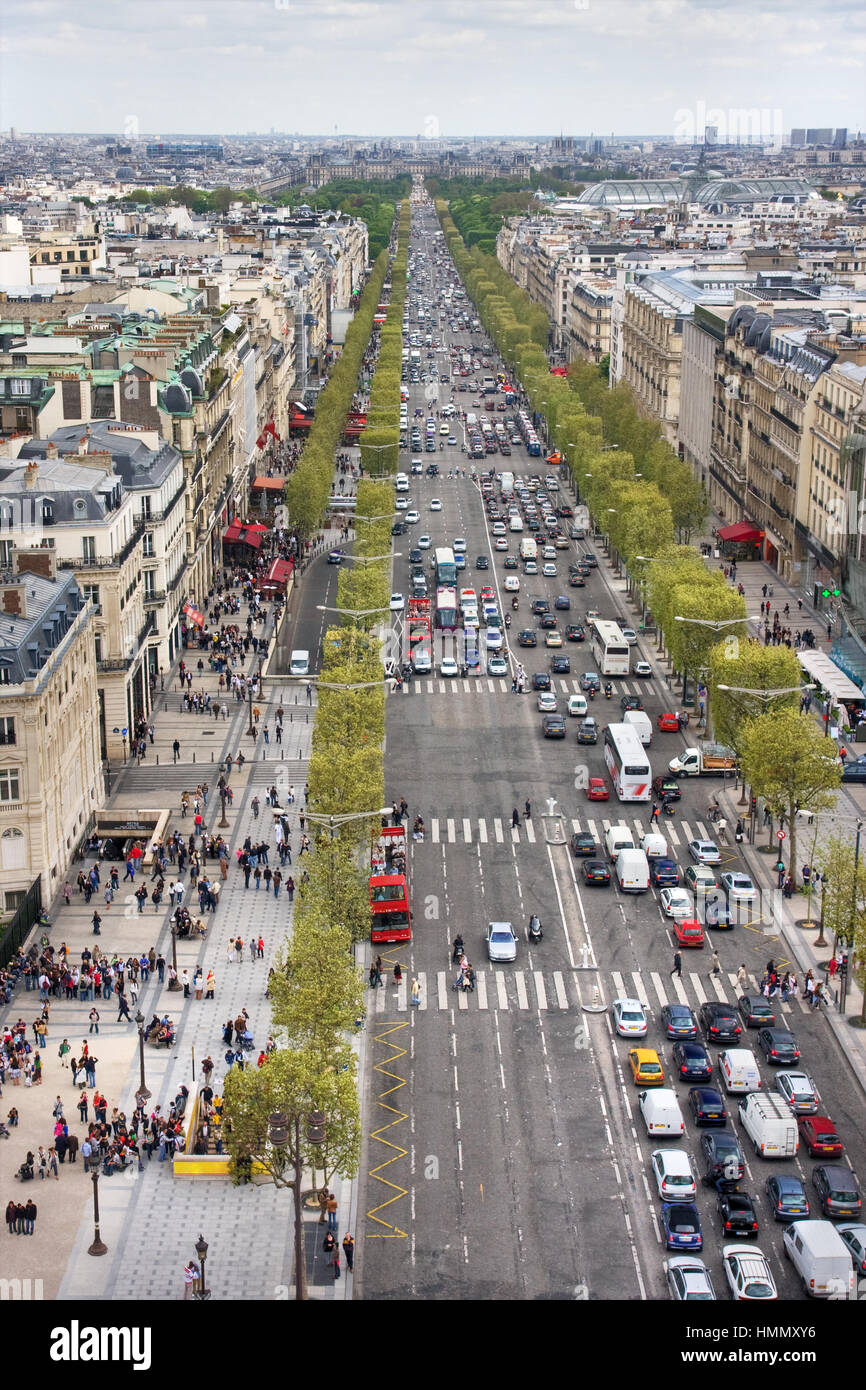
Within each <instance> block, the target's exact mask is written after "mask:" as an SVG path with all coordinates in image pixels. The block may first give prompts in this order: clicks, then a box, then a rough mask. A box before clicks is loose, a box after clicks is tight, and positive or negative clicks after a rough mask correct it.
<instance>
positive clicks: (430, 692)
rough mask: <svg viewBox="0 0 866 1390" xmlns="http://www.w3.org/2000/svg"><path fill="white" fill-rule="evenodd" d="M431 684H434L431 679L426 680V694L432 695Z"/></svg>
mask: <svg viewBox="0 0 866 1390" xmlns="http://www.w3.org/2000/svg"><path fill="white" fill-rule="evenodd" d="M433 684H434V682H433V681H428V682H427V694H428V695H432V694H433Z"/></svg>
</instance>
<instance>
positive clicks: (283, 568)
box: [261, 560, 293, 589]
mask: <svg viewBox="0 0 866 1390" xmlns="http://www.w3.org/2000/svg"><path fill="white" fill-rule="evenodd" d="M292 569H293V565H292V562H291V560H274V561H273V562H272V564H271V567H270V569H269V570H268V572H267V574H266V575H265V577H264V579H263V580H262V582H261V588H262V589H285V587H286V585H287V584H288V582H289V580H290V579H291V577H292Z"/></svg>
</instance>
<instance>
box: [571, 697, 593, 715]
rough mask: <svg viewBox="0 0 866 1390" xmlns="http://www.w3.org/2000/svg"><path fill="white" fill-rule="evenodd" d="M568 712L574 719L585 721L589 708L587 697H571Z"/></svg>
mask: <svg viewBox="0 0 866 1390" xmlns="http://www.w3.org/2000/svg"><path fill="white" fill-rule="evenodd" d="M567 708H568V712H569V714H570V715H571V716H572V718H573V719H585V718H586V713H587V710H588V708H589V706H588V705H587V703H586V696H585V695H569V697H568V706H567Z"/></svg>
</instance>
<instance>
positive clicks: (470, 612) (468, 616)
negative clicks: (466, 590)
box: [463, 603, 478, 627]
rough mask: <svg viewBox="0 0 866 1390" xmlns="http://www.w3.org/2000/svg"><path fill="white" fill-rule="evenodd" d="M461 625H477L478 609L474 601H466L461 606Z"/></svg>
mask: <svg viewBox="0 0 866 1390" xmlns="http://www.w3.org/2000/svg"><path fill="white" fill-rule="evenodd" d="M463 626H464V627H477V626H478V609H477V608H476V606H475V604H474V603H466V604H464V606H463Z"/></svg>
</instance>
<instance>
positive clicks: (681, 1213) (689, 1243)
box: [662, 1202, 704, 1250]
mask: <svg viewBox="0 0 866 1390" xmlns="http://www.w3.org/2000/svg"><path fill="white" fill-rule="evenodd" d="M662 1231H663V1232H664V1238H665V1248H666V1249H668V1250H700V1249H702V1247H703V1244H704V1237H703V1234H702V1232H701V1218H700V1215H699V1213H698V1209H697V1207H696V1206H695V1204H694V1202H662Z"/></svg>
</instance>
